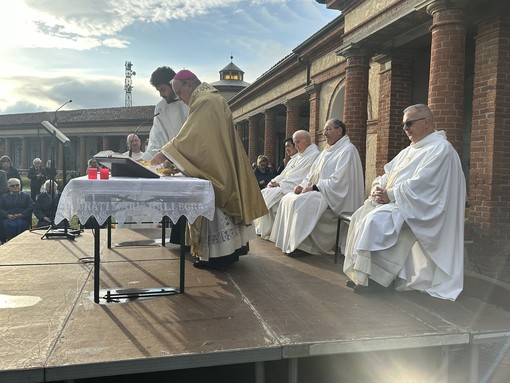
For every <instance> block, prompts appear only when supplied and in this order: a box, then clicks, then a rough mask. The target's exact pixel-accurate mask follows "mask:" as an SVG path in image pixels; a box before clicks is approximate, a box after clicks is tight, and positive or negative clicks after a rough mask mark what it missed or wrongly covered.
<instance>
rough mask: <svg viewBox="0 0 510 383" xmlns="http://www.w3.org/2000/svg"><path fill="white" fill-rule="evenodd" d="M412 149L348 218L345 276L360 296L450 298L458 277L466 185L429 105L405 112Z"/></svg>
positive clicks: (455, 293)
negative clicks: (387, 293) (392, 292)
mask: <svg viewBox="0 0 510 383" xmlns="http://www.w3.org/2000/svg"><path fill="white" fill-rule="evenodd" d="M402 128H403V130H404V132H405V134H406V135H407V136H408V137H409V139H410V141H411V145H409V147H407V148H405V149H404V150H402V151H401V152H400V153H399V154H398V155H397V156H396V157H395V158H394V159H393V160H391V161H390V162H389V163H388V164H386V165H385V166H384V174H383V175H382V176H380V177H377V178H376V179H375V180H374V182H373V184H372V191H371V195H370V197H369V198H368V199H367V200H366V201H365V203H364V205H363V206H362V207H361V208H359V209H358V210H357V211H356V212H355V213H354V214H353V215H352V218H351V223H350V226H349V231H348V235H347V244H346V250H345V261H344V272H345V274H346V275H347V276H348V277H349V278H350V281H349V282H348V286H350V287H353V288H354V292H356V293H359V294H364V293H372V292H378V291H384V290H385V289H384V288H385V287H389V286H390V285H392V284H394V286H395V287H396V288H397V290H418V291H421V292H425V293H427V294H429V295H431V296H434V297H438V298H442V299H449V300H455V299H456V298H457V296H458V295H459V294H460V292H461V291H462V288H463V279H464V263H463V262H464V247H463V245H464V244H463V242H464V240H463V238H464V208H465V201H466V181H465V178H464V173H463V172H462V167H461V163H460V159H459V155H458V154H457V151H456V150H455V148H454V147H453V146H452V145H451V144H450V143H449V142H448V141H447V139H446V134H445V132H444V131H436V130H435V128H434V118H433V115H432V112H431V111H430V109H429V108H428V106H427V105H423V104H418V105H413V106H410V107H408V108H407V109H406V110H404V116H403V124H402Z"/></svg>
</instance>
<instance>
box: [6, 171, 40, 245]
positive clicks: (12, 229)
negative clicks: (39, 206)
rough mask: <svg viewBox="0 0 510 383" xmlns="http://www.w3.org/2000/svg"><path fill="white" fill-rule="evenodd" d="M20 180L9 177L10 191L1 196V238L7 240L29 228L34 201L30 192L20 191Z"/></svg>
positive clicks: (8, 185)
mask: <svg viewBox="0 0 510 383" xmlns="http://www.w3.org/2000/svg"><path fill="white" fill-rule="evenodd" d="M20 186H21V183H20V180H19V179H17V178H9V180H8V181H7V187H8V189H9V191H8V192H7V193H5V194H3V195H2V196H0V220H1V223H0V224H1V228H0V229H1V230H0V240H1V241H2V242H7V241H8V240H10V239H12V238H14V237H15V236H17V235H18V234H20V233H22V232H23V231H25V230H27V229H28V228H29V225H30V222H31V220H32V207H33V202H32V199H31V198H30V196H29V195H28V194H25V193H23V192H22V191H20Z"/></svg>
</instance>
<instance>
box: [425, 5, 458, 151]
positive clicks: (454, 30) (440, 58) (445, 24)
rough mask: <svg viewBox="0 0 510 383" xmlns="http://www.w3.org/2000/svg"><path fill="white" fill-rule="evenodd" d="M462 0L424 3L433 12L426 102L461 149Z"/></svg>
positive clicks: (443, 128)
mask: <svg viewBox="0 0 510 383" xmlns="http://www.w3.org/2000/svg"><path fill="white" fill-rule="evenodd" d="M464 6H465V1H464V0H437V1H434V2H433V3H432V4H429V5H428V6H427V12H428V13H429V14H431V15H432V26H431V27H430V31H431V33H432V43H431V50H430V80H429V93H428V105H429V107H430V109H431V110H432V111H433V112H434V120H435V123H436V128H437V129H438V130H445V131H446V132H447V136H448V140H449V141H450V142H451V143H452V145H453V146H454V147H455V149H457V151H458V152H459V154H460V153H461V151H462V131H463V129H464V121H463V115H464V113H463V110H464V66H465V51H466V20H465V19H466V16H465V13H464V9H463V8H464Z"/></svg>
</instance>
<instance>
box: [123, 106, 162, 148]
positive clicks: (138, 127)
mask: <svg viewBox="0 0 510 383" xmlns="http://www.w3.org/2000/svg"><path fill="white" fill-rule="evenodd" d="M159 115H160V113H159V112H158V113H156V114H155V115H154V116H152V117H149V118H147V119H145V120H143V122H142V123H141V124H140V125H138V126H137V127H136V129H135V131H134V132H133V135H132V136H131V140H130V142H129V158H131V157H132V156H133V140H134V139H135V136H136V133H138V130H139V129H140V128H141V127H142V125H143V124H145V123H146V122H147V121H149V120H150V119H151V118H154V117H156V116H159Z"/></svg>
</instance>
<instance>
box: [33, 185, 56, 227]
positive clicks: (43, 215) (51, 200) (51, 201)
mask: <svg viewBox="0 0 510 383" xmlns="http://www.w3.org/2000/svg"><path fill="white" fill-rule="evenodd" d="M59 200H60V193H59V192H58V184H57V183H56V182H55V181H52V180H47V181H46V182H45V183H44V192H42V193H40V194H39V195H38V196H37V198H36V200H35V204H34V215H35V216H36V217H37V227H47V226H51V225H53V224H54V219H55V213H56V211H57V206H58V201H59Z"/></svg>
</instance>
